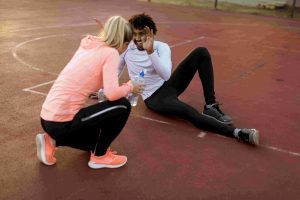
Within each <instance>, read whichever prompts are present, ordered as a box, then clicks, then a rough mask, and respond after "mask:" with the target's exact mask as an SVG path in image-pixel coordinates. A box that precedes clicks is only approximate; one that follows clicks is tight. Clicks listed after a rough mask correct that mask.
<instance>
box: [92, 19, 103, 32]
mask: <svg viewBox="0 0 300 200" xmlns="http://www.w3.org/2000/svg"><path fill="white" fill-rule="evenodd" d="M93 20H95V22H96V23H97V25H98V26H99V28H100V29H102V28H103V25H102V23H101V22H100V20H98V19H97V18H93Z"/></svg>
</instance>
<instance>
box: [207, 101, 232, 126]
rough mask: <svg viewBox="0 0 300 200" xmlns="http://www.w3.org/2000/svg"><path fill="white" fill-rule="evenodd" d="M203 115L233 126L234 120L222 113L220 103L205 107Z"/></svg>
mask: <svg viewBox="0 0 300 200" xmlns="http://www.w3.org/2000/svg"><path fill="white" fill-rule="evenodd" d="M202 114H203V115H205V116H207V117H210V118H212V119H214V120H216V121H218V122H221V123H223V124H232V118H231V117H229V116H228V115H225V114H224V113H223V112H222V111H221V109H220V108H219V103H214V104H212V105H205V106H204V110H203V113H202Z"/></svg>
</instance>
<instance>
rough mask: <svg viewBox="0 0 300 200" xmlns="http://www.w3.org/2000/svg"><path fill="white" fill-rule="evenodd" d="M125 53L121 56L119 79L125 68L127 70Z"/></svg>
mask: <svg viewBox="0 0 300 200" xmlns="http://www.w3.org/2000/svg"><path fill="white" fill-rule="evenodd" d="M125 53H126V51H124V52H123V53H122V54H121V55H120V63H119V67H118V76H119V78H120V77H121V75H122V73H123V71H124V68H125V64H126V63H125Z"/></svg>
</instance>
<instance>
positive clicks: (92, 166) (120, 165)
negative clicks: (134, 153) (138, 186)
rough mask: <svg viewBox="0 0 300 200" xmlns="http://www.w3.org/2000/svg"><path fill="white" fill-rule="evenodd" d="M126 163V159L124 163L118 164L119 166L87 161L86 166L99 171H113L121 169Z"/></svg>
mask: <svg viewBox="0 0 300 200" xmlns="http://www.w3.org/2000/svg"><path fill="white" fill-rule="evenodd" d="M126 163H127V158H126V161H125V162H124V163H122V164H119V165H107V164H97V163H95V162H94V161H89V162H88V166H89V167H90V168H92V169H101V168H111V169H114V168H119V167H122V166H123V165H125V164H126Z"/></svg>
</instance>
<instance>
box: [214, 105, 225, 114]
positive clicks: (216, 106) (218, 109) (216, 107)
mask: <svg viewBox="0 0 300 200" xmlns="http://www.w3.org/2000/svg"><path fill="white" fill-rule="evenodd" d="M221 105H222V103H219V102H216V103H214V104H212V107H214V108H215V109H217V111H219V113H221V114H222V115H224V113H223V112H222V111H221V109H220V108H219V106H221Z"/></svg>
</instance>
